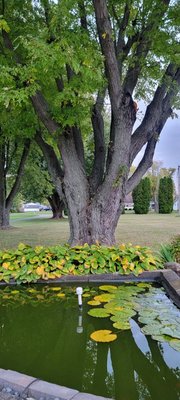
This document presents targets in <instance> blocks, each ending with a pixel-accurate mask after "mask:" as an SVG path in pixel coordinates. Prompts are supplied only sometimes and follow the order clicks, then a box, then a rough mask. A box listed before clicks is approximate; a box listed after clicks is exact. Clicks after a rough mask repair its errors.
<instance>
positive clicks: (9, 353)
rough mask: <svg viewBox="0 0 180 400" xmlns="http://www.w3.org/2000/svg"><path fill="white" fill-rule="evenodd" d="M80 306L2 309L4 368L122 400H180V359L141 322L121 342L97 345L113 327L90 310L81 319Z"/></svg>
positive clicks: (1, 357) (122, 335) (72, 303)
mask: <svg viewBox="0 0 180 400" xmlns="http://www.w3.org/2000/svg"><path fill="white" fill-rule="evenodd" d="M76 301H77V299H75V301H74V300H73V299H68V301H67V302H66V301H64V302H63V301H60V302H59V303H57V302H54V303H53V302H52V304H48V305H47V304H43V303H42V304H37V306H36V307H34V306H32V305H31V304H22V305H21V306H17V307H14V306H13V305H12V304H11V305H9V306H8V307H2V306H0V327H1V329H0V343H1V345H0V367H1V368H5V369H14V370H18V371H20V372H24V373H27V374H29V375H32V376H36V377H39V378H41V379H44V380H47V381H50V382H54V383H58V384H60V385H64V386H69V387H72V388H76V389H78V390H79V391H84V392H89V393H94V394H96V395H100V396H104V397H112V398H114V399H116V400H160V399H163V400H178V399H180V395H179V392H178V389H179V386H178V385H179V382H178V378H179V373H180V355H179V353H177V352H176V351H175V350H173V349H171V348H170V347H169V346H168V345H167V344H166V345H165V346H164V344H159V343H158V342H155V341H153V340H152V339H151V337H150V336H146V337H145V336H144V335H143V334H142V333H141V332H140V329H139V326H138V324H137V322H136V321H135V320H132V321H131V328H132V331H130V330H129V331H121V332H119V334H118V339H117V340H116V341H115V342H112V343H109V344H106V343H98V344H97V343H95V342H92V341H91V340H90V339H89V337H90V333H91V332H92V331H94V330H96V329H103V328H106V329H112V325H111V323H110V321H107V320H105V319H101V320H99V319H95V318H92V317H90V316H88V315H87V309H86V306H84V307H83V310H82V312H81V313H79V310H78V308H77V304H76ZM103 325H104V326H103ZM77 327H78V330H77ZM82 327H83V330H82ZM79 329H80V330H81V334H79ZM174 354H176V359H174V360H173V361H172V360H171V359H172V358H174Z"/></svg>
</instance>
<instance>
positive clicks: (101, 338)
mask: <svg viewBox="0 0 180 400" xmlns="http://www.w3.org/2000/svg"><path fill="white" fill-rule="evenodd" d="M90 338H91V339H93V340H94V341H95V342H102V343H103V342H104V343H107V342H113V341H114V340H116V339H117V335H116V334H115V333H112V331H110V330H108V329H102V330H99V331H94V332H93V333H91V335H90Z"/></svg>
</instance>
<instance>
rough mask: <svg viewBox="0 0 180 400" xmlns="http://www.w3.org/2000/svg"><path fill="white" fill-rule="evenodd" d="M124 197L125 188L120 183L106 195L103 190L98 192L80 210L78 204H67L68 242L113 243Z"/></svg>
mask: <svg viewBox="0 0 180 400" xmlns="http://www.w3.org/2000/svg"><path fill="white" fill-rule="evenodd" d="M80 197H81V196H80ZM124 197H125V189H124V186H123V185H122V186H121V187H120V188H119V187H118V188H112V190H111V192H110V191H107V192H106V195H105V194H104V193H103V191H102V192H100V193H98V194H97V195H95V196H94V198H93V199H91V200H89V202H86V205H84V207H83V209H81V212H80V210H79V205H78V207H77V205H76V204H75V203H73V204H72V205H69V214H70V230H71V237H70V244H71V245H72V246H74V245H77V244H84V243H88V244H90V245H91V244H93V243H100V244H101V245H108V246H111V245H113V244H115V229H116V226H117V223H118V219H119V217H120V215H121V214H122V212H123V204H124ZM86 198H88V193H87V194H86Z"/></svg>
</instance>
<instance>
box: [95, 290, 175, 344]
mask: <svg viewBox="0 0 180 400" xmlns="http://www.w3.org/2000/svg"><path fill="white" fill-rule="evenodd" d="M99 289H101V290H102V291H103V293H102V294H100V295H98V296H97V295H96V296H95V297H94V299H93V300H90V301H88V304H89V305H90V306H94V307H93V308H91V309H90V310H89V311H88V314H89V315H91V316H92V317H96V318H110V321H111V322H112V325H113V328H114V329H117V330H118V331H122V330H128V329H131V318H135V319H137V321H138V323H139V324H140V326H141V331H142V332H143V333H144V334H145V335H150V336H152V338H153V339H154V340H157V341H159V342H168V343H169V345H170V346H171V347H173V348H174V349H175V350H177V351H180V313H179V310H178V309H177V308H176V307H175V306H174V305H173V303H172V302H171V301H170V300H169V299H168V298H167V296H166V295H165V293H164V289H160V288H154V287H152V286H151V285H149V284H147V283H139V284H137V285H136V286H134V285H132V286H119V287H117V286H113V285H102V286H100V287H99ZM147 289H148V291H147ZM104 292H105V293H104ZM141 293H142V294H143V295H141ZM117 333H118V332H117V331H115V332H113V331H111V330H108V331H107V330H98V331H94V332H92V334H91V339H92V340H95V341H96V342H111V341H114V340H116V339H117Z"/></svg>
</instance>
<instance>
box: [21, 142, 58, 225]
mask: <svg viewBox="0 0 180 400" xmlns="http://www.w3.org/2000/svg"><path fill="white" fill-rule="evenodd" d="M21 194H22V196H23V199H24V201H26V202H31V201H35V202H37V201H39V202H40V203H44V202H46V203H47V201H48V202H49V204H50V206H51V208H52V213H53V218H54V219H59V218H62V212H63V210H64V208H65V204H64V201H63V199H62V198H60V197H59V195H58V193H57V191H56V189H55V187H54V185H53V183H52V180H51V177H50V175H49V172H48V169H47V163H46V161H45V159H44V157H43V154H42V152H41V150H40V148H39V147H38V146H37V145H36V144H35V143H34V144H33V146H31V151H30V154H29V157H28V161H27V163H26V165H25V170H24V176H23V179H22V185H21Z"/></svg>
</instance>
